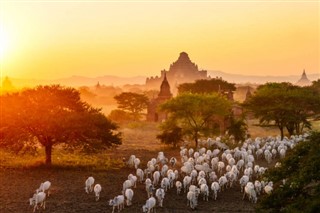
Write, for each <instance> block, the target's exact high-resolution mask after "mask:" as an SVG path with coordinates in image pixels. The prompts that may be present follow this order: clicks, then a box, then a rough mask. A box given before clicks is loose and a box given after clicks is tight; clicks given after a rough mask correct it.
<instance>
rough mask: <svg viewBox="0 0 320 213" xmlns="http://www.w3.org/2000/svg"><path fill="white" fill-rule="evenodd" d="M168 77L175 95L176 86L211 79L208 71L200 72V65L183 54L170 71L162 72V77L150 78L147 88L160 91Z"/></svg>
mask: <svg viewBox="0 0 320 213" xmlns="http://www.w3.org/2000/svg"><path fill="white" fill-rule="evenodd" d="M165 75H166V76H167V77H168V79H169V80H168V81H169V84H170V85H171V86H173V85H174V86H173V88H172V89H173V93H174V94H175V93H176V90H177V88H176V86H177V85H179V84H182V83H189V82H190V83H191V82H194V81H195V80H198V79H210V77H208V76H207V71H206V70H199V69H198V65H196V64H195V63H193V62H192V61H191V60H190V58H189V56H188V54H187V53H185V52H181V53H180V56H179V58H178V60H177V61H175V62H173V63H172V64H171V65H170V68H169V70H168V71H166V70H162V71H161V76H160V77H158V76H156V77H150V78H147V79H146V87H147V88H149V89H158V88H159V86H160V84H161V81H162V79H164V76H165Z"/></svg>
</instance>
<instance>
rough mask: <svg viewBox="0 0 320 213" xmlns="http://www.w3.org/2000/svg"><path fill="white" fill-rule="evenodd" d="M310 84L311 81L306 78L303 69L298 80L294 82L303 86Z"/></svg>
mask: <svg viewBox="0 0 320 213" xmlns="http://www.w3.org/2000/svg"><path fill="white" fill-rule="evenodd" d="M311 84H312V82H311V81H310V80H309V79H308V77H307V75H306V71H305V70H303V73H302V75H301V78H300V80H299V81H298V82H297V83H296V85H298V86H301V87H304V86H310V85H311Z"/></svg>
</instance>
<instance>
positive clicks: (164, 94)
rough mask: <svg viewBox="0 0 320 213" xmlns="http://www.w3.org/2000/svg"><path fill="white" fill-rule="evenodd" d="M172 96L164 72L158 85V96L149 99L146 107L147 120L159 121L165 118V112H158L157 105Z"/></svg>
mask: <svg viewBox="0 0 320 213" xmlns="http://www.w3.org/2000/svg"><path fill="white" fill-rule="evenodd" d="M171 98H172V93H171V92H170V85H169V82H168V80H167V76H166V73H164V76H163V80H162V83H161V86H160V92H159V94H158V97H157V98H155V99H153V100H151V101H150V103H149V105H148V109H147V121H154V122H161V121H164V120H166V119H167V114H166V113H164V112H159V111H158V107H159V105H160V104H162V103H164V102H165V101H167V100H169V99H171Z"/></svg>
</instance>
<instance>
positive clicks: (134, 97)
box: [114, 92, 149, 121]
mask: <svg viewBox="0 0 320 213" xmlns="http://www.w3.org/2000/svg"><path fill="white" fill-rule="evenodd" d="M114 99H116V101H117V103H118V108H119V109H122V110H125V111H128V112H130V113H131V115H132V117H133V120H134V121H136V120H138V119H139V117H140V113H141V112H142V111H143V110H145V109H146V108H147V107H148V103H149V99H148V97H147V96H146V95H143V94H138V93H133V92H123V93H121V94H119V95H116V96H114Z"/></svg>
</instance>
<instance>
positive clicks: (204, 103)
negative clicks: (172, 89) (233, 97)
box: [159, 93, 231, 146]
mask: <svg viewBox="0 0 320 213" xmlns="http://www.w3.org/2000/svg"><path fill="white" fill-rule="evenodd" d="M160 110H162V111H165V112H167V113H168V115H169V116H168V119H167V120H166V121H165V123H164V124H163V125H162V130H163V134H165V133H167V132H169V133H170V128H171V127H172V126H174V127H175V128H176V129H177V130H178V129H181V130H182V134H183V135H185V136H190V137H191V138H192V139H193V140H194V141H195V143H196V146H198V139H199V138H200V136H207V135H210V133H212V130H213V127H214V126H216V124H218V123H219V121H218V119H219V118H221V119H222V120H224V118H225V116H229V115H230V113H231V103H230V102H229V101H228V100H227V99H226V98H225V97H223V96H221V95H219V94H216V93H213V94H210V95H209V94H205V95H200V94H187V93H185V94H181V95H178V96H177V97H175V98H173V99H171V100H169V101H167V102H165V103H163V104H162V105H160ZM167 123H169V124H170V125H166V124H167ZM173 124H174V125H173ZM168 128H169V129H168ZM171 131H172V130H171ZM159 137H161V136H159Z"/></svg>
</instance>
